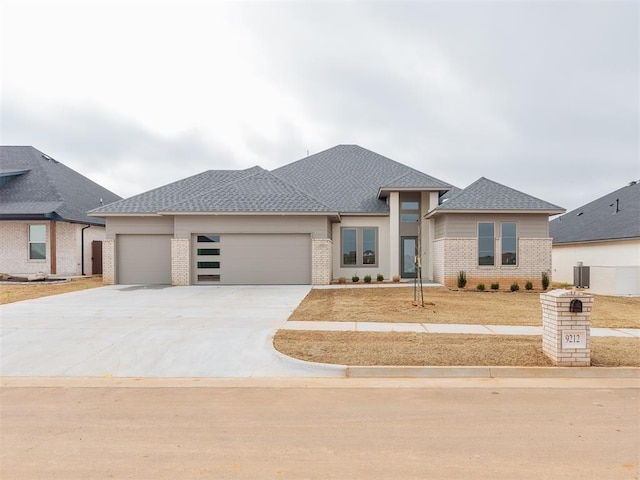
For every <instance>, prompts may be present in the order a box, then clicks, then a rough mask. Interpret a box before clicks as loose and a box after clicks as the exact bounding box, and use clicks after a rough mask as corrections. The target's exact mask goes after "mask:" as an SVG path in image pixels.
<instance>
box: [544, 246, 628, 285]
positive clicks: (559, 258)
mask: <svg viewBox="0 0 640 480" xmlns="http://www.w3.org/2000/svg"><path fill="white" fill-rule="evenodd" d="M552 255H553V278H554V280H555V281H558V282H566V283H573V267H574V266H576V265H577V264H578V262H582V263H583V265H585V266H590V267H640V239H631V240H615V241H609V242H593V243H582V244H567V245H554V246H553V252H552ZM592 278H593V276H592Z"/></svg>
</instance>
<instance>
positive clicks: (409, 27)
mask: <svg viewBox="0 0 640 480" xmlns="http://www.w3.org/2000/svg"><path fill="white" fill-rule="evenodd" d="M639 5H640V2H637V1H586V2H580V1H557V2H554V1H531V2H510V1H492V2H488V1H473V2H461V1H451V2H444V1H440V2H428V1H423V2H419V1H414V2H390V1H389V2H381V1H378V2H233V3H231V2H228V3H227V2H224V3H222V2H211V1H206V2H204V1H203V2H189V1H184V0H183V1H173V2H164V3H162V4H159V3H158V2H152V1H135V0H127V1H123V2H119V1H114V0H110V1H108V2H97V1H81V2H62V1H49V2H32V1H29V0H20V1H12V0H2V65H1V67H2V89H1V114H2V117H1V121H2V128H1V134H2V138H1V140H2V144H3V145H33V146H35V147H36V148H38V149H40V150H42V151H43V152H45V153H47V154H49V155H50V156H52V157H53V158H55V159H57V160H59V161H61V162H62V163H65V164H66V165H68V166H69V167H71V168H73V169H75V170H77V171H79V172H80V173H82V174H84V175H86V176H88V177H89V178H91V179H93V180H94V181H97V182H98V183H100V184H102V185H104V186H105V187H107V188H109V189H110V190H113V191H114V192H115V193H117V194H119V195H122V196H125V197H127V196H131V195H134V194H136V193H140V192H142V191H146V190H149V189H151V188H154V187H157V186H160V185H163V184H166V183H169V182H171V181H175V180H178V179H180V178H183V177H186V176H189V175H193V174H195V173H199V172H201V171H204V170H208V169H238V168H247V167H251V166H253V165H260V166H262V167H264V168H267V169H273V168H276V167H278V166H281V165H284V164H287V163H290V162H292V161H294V160H297V159H300V158H302V157H304V156H306V155H307V151H308V152H309V153H310V154H313V153H316V152H319V151H322V150H325V149H327V148H330V147H332V146H334V145H337V144H341V143H346V144H358V145H360V146H362V147H365V148H368V149H370V150H373V151H375V152H378V153H380V154H383V155H385V156H388V157H390V158H392V159H394V160H397V161H399V162H402V163H404V164H407V165H410V166H412V167H414V168H417V169H418V170H421V171H423V172H425V173H427V174H430V175H432V176H434V177H437V178H439V179H441V180H444V181H446V182H449V183H452V184H454V185H456V186H458V187H465V186H467V185H469V184H470V183H472V182H473V181H475V180H476V179H478V178H479V177H481V176H486V177H488V178H490V179H492V180H495V181H497V182H500V183H504V184H506V185H509V186H511V187H513V188H516V189H518V190H522V191H524V192H526V193H529V194H531V195H534V196H536V197H539V198H542V199H544V200H547V201H550V202H552V203H555V204H558V205H560V206H562V207H565V208H567V209H568V210H571V209H573V208H576V207H578V206H580V205H582V204H584V203H586V202H588V201H591V200H594V199H595V198H597V197H599V196H602V195H604V194H606V193H609V192H611V191H613V190H615V189H617V188H620V187H622V186H624V185H625V184H627V183H629V182H630V181H632V180H638V179H640V146H639V135H640V122H639V118H640V96H639V90H640V87H639V85H640V75H639V45H640V29H639V24H640V8H639Z"/></svg>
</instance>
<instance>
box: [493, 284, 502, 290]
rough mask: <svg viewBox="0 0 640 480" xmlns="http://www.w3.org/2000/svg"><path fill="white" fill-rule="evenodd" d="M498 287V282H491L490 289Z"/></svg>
mask: <svg viewBox="0 0 640 480" xmlns="http://www.w3.org/2000/svg"><path fill="white" fill-rule="evenodd" d="M499 288H500V284H499V283H498V282H495V283H492V284H491V290H498V289H499Z"/></svg>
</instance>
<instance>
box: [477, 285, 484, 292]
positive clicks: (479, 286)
mask: <svg viewBox="0 0 640 480" xmlns="http://www.w3.org/2000/svg"><path fill="white" fill-rule="evenodd" d="M476 288H477V289H478V290H480V291H481V292H484V283H479V284H478V286H477V287H476Z"/></svg>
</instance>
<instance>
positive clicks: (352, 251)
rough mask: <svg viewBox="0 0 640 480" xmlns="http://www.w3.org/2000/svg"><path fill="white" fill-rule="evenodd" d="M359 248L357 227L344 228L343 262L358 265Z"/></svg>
mask: <svg viewBox="0 0 640 480" xmlns="http://www.w3.org/2000/svg"><path fill="white" fill-rule="evenodd" d="M357 250H358V231H357V230H356V229H355V228H343V229H342V264H343V265H356V263H357V259H358V257H357Z"/></svg>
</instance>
